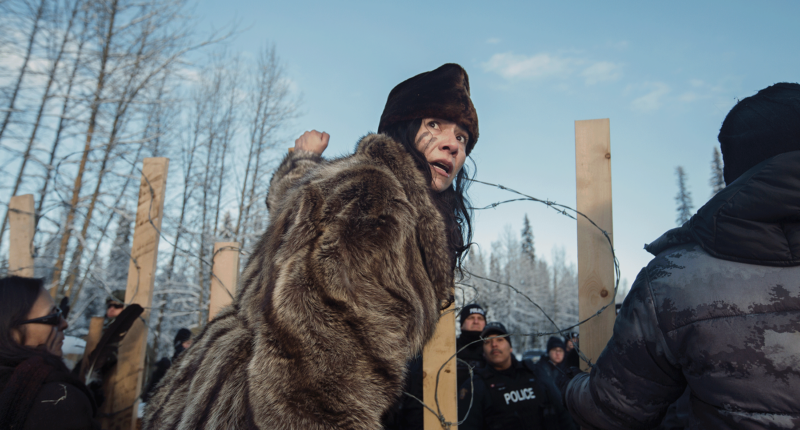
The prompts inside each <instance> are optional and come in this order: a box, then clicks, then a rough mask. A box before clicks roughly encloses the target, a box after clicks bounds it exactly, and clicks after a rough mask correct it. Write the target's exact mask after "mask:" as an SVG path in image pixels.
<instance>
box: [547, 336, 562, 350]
mask: <svg viewBox="0 0 800 430" xmlns="http://www.w3.org/2000/svg"><path fill="white" fill-rule="evenodd" d="M553 348H561V349H563V350H565V351H566V350H567V344H565V343H564V339H561V338H560V337H558V336H552V337H550V339H547V352H550V350H551V349H553Z"/></svg>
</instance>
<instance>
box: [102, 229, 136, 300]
mask: <svg viewBox="0 0 800 430" xmlns="http://www.w3.org/2000/svg"><path fill="white" fill-rule="evenodd" d="M118 216H119V222H118V223H117V233H116V235H115V237H114V243H113V244H112V245H111V250H110V251H109V254H108V262H107V263H106V273H105V274H106V276H105V278H106V285H107V286H108V288H109V289H110V290H111V291H114V290H124V289H125V287H126V286H127V283H128V268H129V266H130V261H131V260H130V255H131V221H130V219H129V218H128V217H127V216H125V215H124V214H120V215H118Z"/></svg>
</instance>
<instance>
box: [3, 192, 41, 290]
mask: <svg viewBox="0 0 800 430" xmlns="http://www.w3.org/2000/svg"><path fill="white" fill-rule="evenodd" d="M8 225H9V241H8V242H9V243H8V274H9V275H16V276H23V277H26V278H32V277H33V276H34V271H33V234H34V230H35V218H34V209H33V194H24V195H21V196H14V197H11V201H10V202H9V204H8Z"/></svg>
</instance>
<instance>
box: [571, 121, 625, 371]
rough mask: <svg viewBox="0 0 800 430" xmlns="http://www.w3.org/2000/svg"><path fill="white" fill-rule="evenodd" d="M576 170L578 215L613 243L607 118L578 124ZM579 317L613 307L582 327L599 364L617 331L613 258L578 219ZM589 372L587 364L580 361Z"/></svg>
mask: <svg viewBox="0 0 800 430" xmlns="http://www.w3.org/2000/svg"><path fill="white" fill-rule="evenodd" d="M575 172H576V176H577V178H576V185H577V197H578V211H579V212H581V213H583V214H585V215H586V216H587V217H589V218H590V219H591V220H592V221H594V222H595V223H596V224H597V225H598V226H599V227H600V228H602V229H603V230H605V231H606V232H607V233H608V235H609V237H611V238H612V239H613V235H612V233H613V223H612V214H611V131H610V126H609V121H608V119H607V118H606V119H593V120H586V121H575ZM578 301H579V304H578V313H579V315H580V319H581V320H584V319H586V318H588V317H590V316H592V315H594V314H595V313H596V312H597V311H598V310H600V308H602V307H603V306H605V305H608V304H609V303H610V306H609V307H607V308H606V310H604V311H603V313H601V314H600V315H598V316H597V317H594V318H592V319H591V320H589V321H587V322H586V323H584V324H583V325H581V329H580V330H581V341H580V349H581V351H582V352H583V353H584V354H586V357H587V358H588V359H589V360H591V361H592V363H594V362H595V361H597V358H598V357H599V356H600V353H601V352H602V351H603V349H604V348H605V347H606V344H607V343H608V340H609V339H611V334H612V332H613V329H614V319H615V310H614V260H613V257H612V253H611V247H610V246H609V243H608V240H607V239H606V237H605V236H604V235H603V233H602V232H601V231H600V230H598V229H597V228H596V227H594V226H593V225H592V224H591V223H589V222H588V221H587V220H586V219H585V218H583V217H581V216H578ZM581 368H582V369H583V370H588V368H589V366H588V364H587V363H583V362H582V363H581Z"/></svg>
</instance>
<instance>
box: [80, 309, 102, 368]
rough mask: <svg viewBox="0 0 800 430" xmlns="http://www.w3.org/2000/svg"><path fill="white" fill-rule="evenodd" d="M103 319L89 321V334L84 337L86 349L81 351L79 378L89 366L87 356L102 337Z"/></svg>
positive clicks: (97, 318) (96, 318)
mask: <svg viewBox="0 0 800 430" xmlns="http://www.w3.org/2000/svg"><path fill="white" fill-rule="evenodd" d="M104 321H105V317H92V319H91V320H90V321H89V334H88V335H86V349H84V350H83V360H81V373H80V375H81V377H83V375H84V372H86V366H88V365H89V354H91V353H92V351H94V349H95V348H96V347H97V343H98V342H100V338H101V337H103V322H104Z"/></svg>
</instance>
